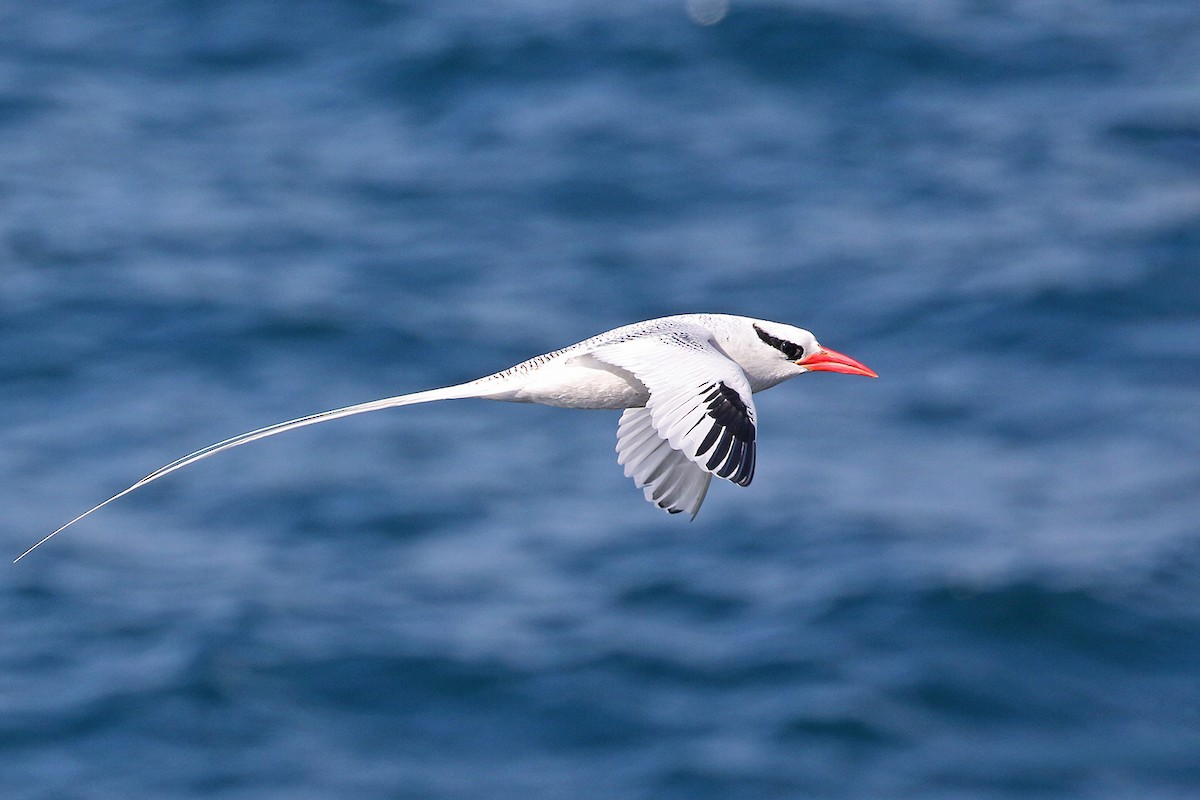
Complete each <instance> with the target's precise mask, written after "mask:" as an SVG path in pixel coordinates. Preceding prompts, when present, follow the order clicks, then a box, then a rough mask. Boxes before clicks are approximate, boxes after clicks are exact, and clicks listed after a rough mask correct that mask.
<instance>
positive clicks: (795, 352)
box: [754, 325, 804, 361]
mask: <svg viewBox="0 0 1200 800" xmlns="http://www.w3.org/2000/svg"><path fill="white" fill-rule="evenodd" d="M754 330H755V331H756V332H757V333H758V338H759V339H762V340H763V341H764V342H765V343H767V344H769V345H771V347H774V348H775V349H776V350H778V351H779V352H781V353H783V355H784V357H785V358H787V359H789V360H790V361H796V360H798V359H801V358H804V348H803V347H801V346H800V345H798V344H795V343H793V342H789V341H787V340H785V339H780V338H779V337H778V336H772V335H771V334H769V333H767V332H766V331H764V330H763V329H762V328H760V327H758V326H757V325H755V326H754Z"/></svg>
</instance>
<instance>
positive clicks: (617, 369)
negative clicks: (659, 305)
mask: <svg viewBox="0 0 1200 800" xmlns="http://www.w3.org/2000/svg"><path fill="white" fill-rule="evenodd" d="M822 371H823V372H844V373H847V374H850V375H867V376H869V377H872V378H874V377H877V376H876V374H875V373H874V372H873V371H872V370H870V369H869V368H867V367H866V366H864V365H863V364H860V363H859V362H858V361H855V360H854V359H853V358H850V357H849V356H845V355H842V354H841V353H838V352H836V351H834V350H830V349H828V348H825V347H822V346H821V345H819V344H818V343H817V340H816V338H814V337H813V335H812V334H811V333H809V332H808V331H806V330H804V329H802V328H796V327H793V326H791V325H784V324H782V323H779V322H768V321H767V320H761V319H751V318H749V317H738V316H733V315H730V314H680V315H677V316H671V317H662V318H660V319H652V320H647V321H645V322H637V323H634V324H633V325H625V326H623V327H620V328H614V329H613V330H611V331H608V332H607V333H601V334H599V335H598V336H593V337H592V338H590V339H585V340H584V341H582V342H579V343H578V344H573V345H571V346H570V347H564V348H563V349H561V350H555V351H554V352H551V353H546V354H545V355H540V356H536V357H534V358H531V359H529V360H528V361H523V362H521V363H520V364H517V365H516V366H514V367H510V368H508V369H506V370H504V371H503V372H497V373H495V374H494V375H488V376H486V377H483V378H479V379H478V380H473V381H469V382H467V383H461V384H457V385H455V386H447V387H444V388H441V389H430V390H429V391H425V392H415V393H413V394H402V395H398V396H396V397H388V398H385V399H383V400H374V401H372V402H369V403H360V404H358V405H353V406H346V407H345V408H337V409H333V410H332V411H322V412H321V413H319V414H311V415H309V416H307V417H300V418H298V419H293V420H288V421H287V422H278V423H276V424H274V425H268V426H267V427H265V428H259V429H258V430H253V431H249V432H248V433H243V434H240V435H238V436H234V437H232V438H230V439H225V440H224V441H221V442H217V443H216V444H210V445H209V446H208V447H204V448H202V449H200V450H197V451H196V452H194V453H189V454H188V455H186V456H184V457H182V458H180V459H177V460H175V461H172V462H171V463H170V464H167V465H166V466H164V467H161V468H159V469H157V470H155V471H154V472H151V473H150V474H149V475H147V476H146V477H144V478H142V479H141V480H140V481H138V482H137V483H135V484H133V485H132V486H130V487H129V488H128V489H125V490H123V491H121V492H119V493H118V494H115V495H113V496H112V497H110V498H108V499H107V500H105V501H104V502H103V503H100V504H99V505H97V506H94V507H92V508H90V509H88V510H87V511H85V512H83V513H82V514H80V515H79V516H78V517H76V518H75V519H73V520H71V521H70V522H68V523H67V524H66V525H63V526H62V527H61V528H59V529H58V530H56V531H53V532H52V533H50V534H48V535H47V536H45V537H44V538H43V539H42V540H41V541H39V542H38V543H37V544H35V545H34V546H33V547H30V548H29V549H28V550H26V551H25V552H24V553H22V554H21V555H20V556H18V557H17V561H20V560H21V559H22V558H24V557H25V556H26V555H28V554H29V553H30V552H32V551H33V550H34V549H36V548H37V547H38V546H39V545H41V544H42V543H43V542H45V541H46V540H47V539H49V538H51V537H52V536H54V535H56V534H58V533H59V532H60V531H63V530H65V529H67V528H69V527H70V526H71V525H74V524H75V523H76V522H78V521H79V520H81V519H83V518H84V517H86V516H88V515H89V514H91V513H92V512H94V511H98V510H99V509H101V508H103V507H104V506H106V505H108V504H109V503H111V502H112V501H114V500H116V499H118V498H121V497H124V496H125V495H127V494H129V493H130V492H132V491H133V490H134V489H139V488H141V487H143V486H145V485H146V484H148V483H150V482H151V481H156V480H158V479H159V478H161V477H163V476H164V475H167V474H169V473H171V472H174V471H175V470H177V469H182V468H183V467H186V466H188V465H189V464H193V463H195V462H197V461H199V460H200V459H202V458H208V457H209V456H211V455H216V454H217V453H219V452H221V451H222V450H228V449H229V448H231V447H237V446H238V445H243V444H247V443H248V442H253V441H255V440H257V439H263V438H265V437H267V436H274V435H275V434H277V433H283V432H284V431H290V430H292V429H293V428H301V427H303V426H305V425H314V424H316V423H318V422H328V421H329V420H332V419H337V418H339V417H348V416H350V415H351V414H362V413H365V412H367V411H379V410H380V409H384V408H394V407H396V406H408V405H413V404H416V403H428V402H431V401H433V400H452V399H462V398H482V399H486V400H507V401H510V402H515V403H542V404H543V405H548V406H561V407H564V408H609V409H624V412H623V413H622V414H621V421H620V423H619V424H618V426H617V462H618V463H620V464H622V465H624V467H625V475H626V476H628V477H630V478H633V480H634V483H636V484H637V485H638V487H639V488H641V489H642V491H643V493H644V494H645V495H646V499H647V500H649V501H650V502H651V503H654V504H655V505H657V506H658V507H659V508H662V509H665V510H667V511H669V512H671V513H673V514H674V513H679V512H682V511H686V512H688V513H689V514H691V515H692V516H693V517H695V515H696V512H698V511H699V510H700V504H701V503H702V502H704V495H705V493H706V492H707V491H708V484H709V481H710V480H711V479H712V476H713V475H716V476H717V477H719V478H724V479H726V480H728V481H732V482H733V483H736V484H738V485H739V486H748V485H749V484H750V480H751V479H752V478H753V477H754V450H755V447H754V440H755V427H756V425H755V420H756V415H755V411H754V399H753V397H752V395H753V393H754V392H761V391H762V390H764V389H770V388H771V387H772V386H774V385H775V384H777V383H780V382H782V381H785V380H787V379H788V378H794V377H795V376H797V375H803V374H804V373H806V372H822Z"/></svg>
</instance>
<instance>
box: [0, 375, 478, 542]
mask: <svg viewBox="0 0 1200 800" xmlns="http://www.w3.org/2000/svg"><path fill="white" fill-rule="evenodd" d="M478 383H479V382H478V381H471V382H470V383H462V384H458V385H456V386H446V387H444V388H441V389H430V390H429V391H426V392H414V393H412V394H402V395H397V396H396V397H385V398H384V399H382V400H372V401H370V402H368V403H358V404H356V405H352V406H346V407H344V408H335V409H331V410H329V411H321V412H319V413H317V414H309V415H308V416H306V417H297V418H296V419H290V420H287V421H286V422H277V423H275V424H274V425H267V426H266V427H265V428H258V429H256V430H252V431H247V432H246V433H241V434H238V435H237V436H232V437H230V438H228V439H224V440H222V441H219V442H216V443H215V444H210V445H208V446H207V447H202V448H200V449H199V450H196V451H195V452H192V453H188V454H187V455H186V456H183V457H182V458H177V459H175V460H174V461H172V462H171V463H170V464H167V465H165V466H162V467H159V468H158V469H156V470H154V472H151V473H150V474H149V475H147V476H146V477H144V478H142V479H141V480H140V481H138V482H137V483H135V484H133V485H132V486H130V487H129V488H127V489H123V490H122V491H120V492H117V493H116V494H114V495H113V496H112V497H110V498H108V499H107V500H105V501H104V502H103V503H100V504H98V505H95V506H92V507H91V508H89V509H88V510H87V511H85V512H83V513H82V514H80V515H79V516H78V517H76V518H75V519H73V520H71V521H70V522H68V523H67V524H66V525H63V526H62V527H60V528H59V529H58V530H55V531H51V532H50V533H48V534H46V535H45V536H43V537H42V538H41V539H40V540H38V542H37V543H36V544H34V545H33V547H30V548H29V549H28V550H26V551H25V552H24V553H21V555H19V556H17V557H16V558H15V559H13V563H14V564H15V563H17V562H18V561H20V560H21V559H22V558H24V557H25V556H27V555H29V554H30V553H32V552H33V551H34V550H36V549H38V548H39V547H41V546H42V545H43V544H45V543H46V542H48V541H50V540H51V539H53V538H54V537H55V536H57V535H58V534H60V533H62V532H63V531H65V530H66V529H67V528H69V527H71V526H72V525H74V524H75V523H76V522H79V521H80V520H81V519H83V518H84V517H87V516H89V515H91V514H94V513H95V512H97V511H99V510H100V509H102V508H104V507H105V506H106V505H108V504H109V503H111V502H113V501H114V500H120V499H121V498H122V497H124V496H125V495H127V494H129V493H130V492H132V491H134V490H135V489H140V488H142V487H143V486H145V485H146V484H148V483H153V482H154V481H156V480H158V479H159V478H162V477H164V476H166V475H170V474H171V473H172V472H174V471H175V470H177V469H183V468H184V467H186V466H188V465H189V464H194V463H196V462H197V461H200V460H201V459H204V458H208V457H209V456H213V455H216V454H217V453H220V452H221V451H223V450H228V449H230V448H232V447H237V446H239V445H243V444H249V443H250V442H253V441H257V440H259V439H265V438H266V437H268V436H274V435H275V434H277V433H283V432H285V431H290V430H294V429H296V428H303V427H304V426H305V425H315V424H317V423H318V422H329V421H330V420H334V419H339V418H341V417H349V416H351V415H353V414H365V413H367V412H368V411H380V410H382V409H385V408H396V407H397V406H411V405H415V404H417V403H429V402H432V401H434V400H455V399H463V398H468V397H481V396H483V395H482V394H481V393H480V392H479V390H478V388H476V387H477V385H478Z"/></svg>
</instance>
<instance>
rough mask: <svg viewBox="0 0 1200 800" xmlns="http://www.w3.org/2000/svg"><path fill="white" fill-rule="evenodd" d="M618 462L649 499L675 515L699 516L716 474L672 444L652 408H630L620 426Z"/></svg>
mask: <svg viewBox="0 0 1200 800" xmlns="http://www.w3.org/2000/svg"><path fill="white" fill-rule="evenodd" d="M617 463H618V464H621V465H622V466H624V467H625V477H627V478H633V482H634V483H636V484H637V485H638V488H640V489H641V490H642V493H643V494H645V495H646V499H647V500H649V501H650V502H651V503H654V504H655V505H656V506H658V507H659V508H662V509H666V510H667V511H669V512H671V513H672V514H678V513H680V512H682V511H686V512H688V513H689V514H691V515H692V517H693V518H695V516H696V512H698V511H699V510H700V504H701V503H703V502H704V495H705V494H707V493H708V484H709V481H711V480H712V475H711V474H710V473H708V472H705V471H704V470H702V469H701V468H700V467H699V466H697V465H696V464H694V463H692V461H691V459H689V458H688V457H687V456H685V455H684V454H683V453H681V452H679V451H678V450H676V449H674V448H673V447H671V444H670V442H668V441H667V440H666V439H663V438H662V437H661V436H659V435H658V431H656V430H655V429H654V421H653V420H652V419H651V416H650V410H649V409H646V408H627V409H625V411H624V412H622V414H621V424H620V425H618V426H617Z"/></svg>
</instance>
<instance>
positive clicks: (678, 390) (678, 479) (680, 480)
mask: <svg viewBox="0 0 1200 800" xmlns="http://www.w3.org/2000/svg"><path fill="white" fill-rule="evenodd" d="M589 355H590V356H591V357H593V358H595V359H597V360H599V361H602V362H604V363H606V364H611V365H612V366H615V367H619V368H621V369H624V370H627V371H628V372H630V373H632V374H633V376H634V377H636V378H637V379H638V380H639V381H641V382H642V384H643V385H645V387H646V388H647V389H648V390H649V393H650V398H649V400H648V401H647V402H646V408H645V415H646V416H648V421H649V424H650V427H651V429H652V431H653V433H654V436H655V438H657V439H658V440H661V442H663V443H665V444H666V446H667V447H668V448H669V449H670V450H672V451H675V452H677V453H679V455H678V456H675V455H672V454H671V453H668V452H665V451H664V452H660V450H659V448H660V447H661V446H660V445H657V444H655V442H654V441H653V439H651V438H650V437H649V435H648V434H647V432H646V431H645V422H646V419H645V417H643V415H640V414H628V412H627V415H626V416H622V426H623V428H624V429H625V433H624V435H622V434H621V432H620V430H619V431H618V439H617V450H618V453H619V461H620V462H621V463H622V464H624V465H625V469H626V474H627V475H629V476H630V477H632V478H633V479H634V480H635V481H636V482H637V484H638V486H641V487H642V488H643V489H645V490H646V492H647V494H646V496H647V499H650V500H651V501H652V502H655V503H657V504H658V505H660V506H662V507H663V508H667V509H668V510H679V511H683V510H690V511H691V512H692V513H693V514H695V512H696V510H697V509H699V507H700V502H701V501H702V500H703V499H704V491H706V490H707V488H708V485H707V481H705V482H704V485H703V487H700V486H698V485H696V482H695V481H694V480H689V478H694V472H695V470H692V471H691V472H692V473H693V475H691V476H689V475H688V474H687V473H688V470H686V469H684V468H683V467H682V466H681V464H680V462H681V461H682V460H686V461H687V462H688V463H690V464H691V465H693V466H694V467H696V468H698V470H699V471H700V472H702V473H706V474H712V475H716V476H717V477H719V478H724V479H726V480H729V481H732V482H734V483H737V484H739V485H741V486H747V485H749V483H750V481H751V480H752V479H753V477H754V457H755V438H756V427H755V426H756V422H755V420H756V415H755V410H754V400H753V399H752V397H751V392H750V384H749V382H748V381H747V380H746V375H745V374H744V373H743V372H742V368H741V367H740V366H739V365H738V364H737V363H736V362H734V361H733V360H732V359H730V358H729V357H728V356H726V355H725V354H724V353H723V352H721V351H720V350H719V349H718V348H717V347H716V345H714V344H713V342H712V341H711V339H710V338H709V335H708V332H707V331H705V330H704V329H702V328H696V329H694V330H692V329H689V328H680V329H677V330H671V331H663V332H661V333H654V334H649V335H642V336H639V337H637V338H631V339H627V340H625V341H619V342H614V343H611V344H604V345H600V346H598V347H596V348H595V349H594V350H592V351H591V353H590V354H589ZM664 501H668V502H665V503H664Z"/></svg>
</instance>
